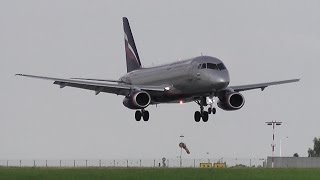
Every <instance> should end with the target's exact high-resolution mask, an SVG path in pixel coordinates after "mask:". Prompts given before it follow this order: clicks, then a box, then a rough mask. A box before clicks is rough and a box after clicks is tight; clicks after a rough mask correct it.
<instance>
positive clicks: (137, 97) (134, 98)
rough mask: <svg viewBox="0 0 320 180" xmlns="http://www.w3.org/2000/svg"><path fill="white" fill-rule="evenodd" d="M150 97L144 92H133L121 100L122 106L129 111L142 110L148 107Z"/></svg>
mask: <svg viewBox="0 0 320 180" xmlns="http://www.w3.org/2000/svg"><path fill="white" fill-rule="evenodd" d="M150 102H151V97H150V95H149V93H147V92H145V91H134V92H131V93H130V94H129V95H128V96H126V97H125V98H124V99H123V105H124V106H126V107H127V108H129V109H144V108H146V107H147V106H149V104H150Z"/></svg>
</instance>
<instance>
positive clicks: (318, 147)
mask: <svg viewBox="0 0 320 180" xmlns="http://www.w3.org/2000/svg"><path fill="white" fill-rule="evenodd" d="M308 157H320V138H316V137H315V138H314V139H313V149H311V148H309V149H308Z"/></svg>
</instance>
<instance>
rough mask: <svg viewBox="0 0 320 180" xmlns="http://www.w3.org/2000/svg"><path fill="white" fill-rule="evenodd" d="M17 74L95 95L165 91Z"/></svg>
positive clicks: (156, 87)
mask: <svg viewBox="0 0 320 180" xmlns="http://www.w3.org/2000/svg"><path fill="white" fill-rule="evenodd" d="M16 75H17V76H24V77H30V78H36V79H44V80H51V81H54V83H53V84H57V85H60V88H64V87H66V86H69V87H75V88H81V89H87V90H92V91H95V93H96V95H98V94H99V93H100V92H106V93H112V94H117V95H123V96H126V95H128V94H129V93H130V92H131V90H133V89H138V90H144V91H147V92H148V93H150V95H152V94H155V93H164V92H165V91H166V88H167V87H165V86H146V85H130V84H122V83H118V84H115V83H114V84H113V83H105V82H103V83H102V82H90V81H85V80H75V79H61V78H54V77H45V76H35V75H27V74H16Z"/></svg>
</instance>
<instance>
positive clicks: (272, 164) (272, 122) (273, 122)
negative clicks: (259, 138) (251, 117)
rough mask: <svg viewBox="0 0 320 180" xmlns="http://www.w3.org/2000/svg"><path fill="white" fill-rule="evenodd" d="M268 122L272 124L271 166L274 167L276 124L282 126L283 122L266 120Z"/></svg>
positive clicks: (269, 124)
mask: <svg viewBox="0 0 320 180" xmlns="http://www.w3.org/2000/svg"><path fill="white" fill-rule="evenodd" d="M266 124H267V125H268V126H272V144H271V147H272V162H271V167H272V168H273V167H274V147H275V146H276V145H275V143H274V134H275V126H280V125H281V124H282V122H279V121H270V122H266Z"/></svg>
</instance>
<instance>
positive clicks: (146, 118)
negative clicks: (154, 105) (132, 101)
mask: <svg viewBox="0 0 320 180" xmlns="http://www.w3.org/2000/svg"><path fill="white" fill-rule="evenodd" d="M142 116H143V120H144V121H149V111H144V112H143V114H142Z"/></svg>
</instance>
